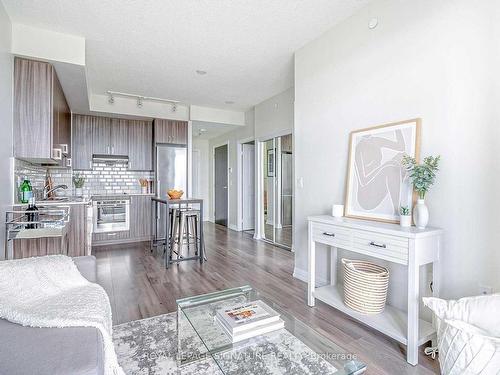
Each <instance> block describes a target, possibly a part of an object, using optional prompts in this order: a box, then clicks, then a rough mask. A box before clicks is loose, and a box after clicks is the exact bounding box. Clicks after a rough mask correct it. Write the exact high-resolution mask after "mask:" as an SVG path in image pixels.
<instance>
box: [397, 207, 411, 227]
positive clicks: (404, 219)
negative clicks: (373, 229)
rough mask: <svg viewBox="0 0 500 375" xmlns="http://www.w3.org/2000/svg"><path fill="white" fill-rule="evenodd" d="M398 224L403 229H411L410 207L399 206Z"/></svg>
mask: <svg viewBox="0 0 500 375" xmlns="http://www.w3.org/2000/svg"><path fill="white" fill-rule="evenodd" d="M399 224H400V225H401V226H402V227H405V228H407V227H411V213H410V207H408V206H401V207H400V208H399Z"/></svg>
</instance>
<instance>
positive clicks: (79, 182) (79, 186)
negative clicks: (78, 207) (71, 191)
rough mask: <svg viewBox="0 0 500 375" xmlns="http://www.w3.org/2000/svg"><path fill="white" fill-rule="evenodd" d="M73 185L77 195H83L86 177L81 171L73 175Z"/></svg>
mask: <svg viewBox="0 0 500 375" xmlns="http://www.w3.org/2000/svg"><path fill="white" fill-rule="evenodd" d="M73 185H74V186H75V195H76V196H77V197H81V196H83V185H85V177H83V176H82V175H81V174H80V173H75V174H74V175H73Z"/></svg>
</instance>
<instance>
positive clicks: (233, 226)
mask: <svg viewBox="0 0 500 375" xmlns="http://www.w3.org/2000/svg"><path fill="white" fill-rule="evenodd" d="M227 227H228V228H229V229H231V230H234V231H236V232H240V230H239V229H238V226H237V225H234V224H229V225H228V226H227Z"/></svg>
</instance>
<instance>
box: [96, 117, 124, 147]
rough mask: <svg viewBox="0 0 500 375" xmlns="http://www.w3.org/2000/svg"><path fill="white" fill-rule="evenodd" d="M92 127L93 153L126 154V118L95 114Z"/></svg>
mask: <svg viewBox="0 0 500 375" xmlns="http://www.w3.org/2000/svg"><path fill="white" fill-rule="evenodd" d="M95 119H96V120H95V121H94V122H93V124H94V125H93V129H92V144H93V148H92V149H93V153H94V154H100V155H125V156H126V155H128V120H123V119H115V118H113V119H112V118H108V117H99V116H95Z"/></svg>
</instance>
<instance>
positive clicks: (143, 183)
mask: <svg viewBox="0 0 500 375" xmlns="http://www.w3.org/2000/svg"><path fill="white" fill-rule="evenodd" d="M139 184H140V185H141V193H142V194H147V193H148V184H149V182H148V180H146V179H145V178H139Z"/></svg>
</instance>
